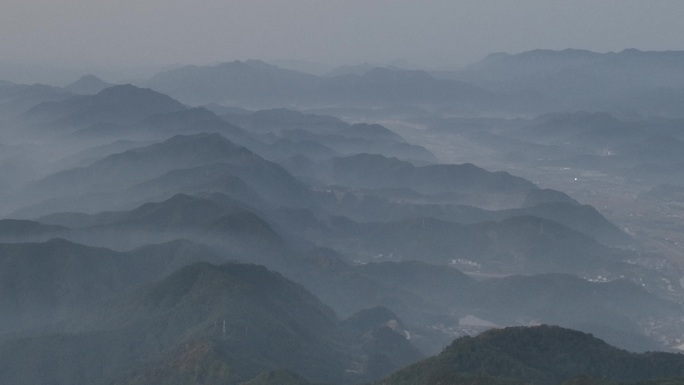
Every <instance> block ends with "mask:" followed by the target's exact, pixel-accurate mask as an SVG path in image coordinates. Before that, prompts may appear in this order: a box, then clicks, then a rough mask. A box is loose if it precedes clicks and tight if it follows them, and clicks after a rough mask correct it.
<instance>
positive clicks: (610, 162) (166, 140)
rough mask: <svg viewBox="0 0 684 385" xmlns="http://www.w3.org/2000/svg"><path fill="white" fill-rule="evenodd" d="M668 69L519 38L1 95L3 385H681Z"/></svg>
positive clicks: (669, 57) (682, 325)
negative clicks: (298, 67) (312, 66)
mask: <svg viewBox="0 0 684 385" xmlns="http://www.w3.org/2000/svg"><path fill="white" fill-rule="evenodd" d="M683 74H684V53H682V52H678V51H667V52H642V51H638V50H633V49H630V50H625V51H622V52H618V53H605V54H602V53H595V52H591V51H583V50H563V51H553V50H535V51H529V52H523V53H520V54H503V53H500V54H492V55H490V56H488V57H486V58H485V59H484V60H482V61H480V62H478V63H475V64H473V65H470V66H468V67H466V68H464V69H462V70H458V71H423V70H414V69H404V68H399V67H373V66H370V67H369V66H365V65H361V66H358V67H354V66H346V67H340V68H337V69H332V70H330V71H327V72H321V71H319V72H318V73H317V74H312V73H305V72H299V71H295V70H292V69H285V68H281V67H279V66H276V65H274V64H270V63H266V62H263V61H259V60H247V61H234V62H226V63H221V64H217V65H207V66H179V67H176V68H174V69H170V70H165V71H161V72H159V73H156V74H154V75H153V76H149V77H148V78H145V79H140V80H136V81H134V82H133V83H134V84H113V83H110V82H108V81H106V80H102V79H99V78H97V77H95V76H92V75H85V76H84V77H82V78H80V79H74V82H73V83H72V84H70V85H68V86H65V87H55V86H48V85H42V84H38V83H36V84H15V83H11V82H0V180H2V181H3V183H2V184H0V213H1V218H2V219H0V309H2V312H1V313H0V382H2V383H12V384H35V383H54V384H92V383H97V384H99V383H102V384H104V383H108V384H110V383H111V384H140V383H150V384H166V383H203V384H218V383H222V384H223V383H228V384H240V383H253V384H257V383H278V381H281V382H282V381H286V380H287V381H300V382H296V383H307V382H306V381H312V382H314V383H368V382H374V381H381V382H382V383H387V384H393V383H397V384H399V383H401V384H410V383H425V384H427V383H433V382H431V381H433V380H434V381H436V382H439V381H438V380H439V379H440V378H441V379H449V380H453V381H456V382H454V383H461V382H457V381H467V380H468V379H470V378H472V376H473V375H482V373H486V374H487V375H491V376H493V377H492V378H494V377H497V378H499V379H503V378H508V379H510V380H511V381H519V382H506V383H530V382H536V383H548V384H560V383H562V382H563V381H569V380H571V379H572V378H573V377H574V376H576V375H579V374H588V375H590V376H592V377H593V378H603V379H606V380H607V381H618V382H621V383H635V382H637V381H646V380H650V379H652V378H656V377H682V376H684V373H683V372H682V370H681V368H682V367H684V365H680V364H681V356H680V355H675V354H670V353H674V352H678V351H681V350H682V349H684V348H683V347H684V318H683V316H682V314H684V313H683V312H682V310H683V309H682V304H684V273H683V272H682V269H683V268H684V246H683V245H684V238H683V237H682V234H684V231H682V230H684V228H683V227H682V224H681V222H682V221H681V219H682V216H683V215H684V175H683V174H682V172H681V170H682V167H684V155H683V154H684V115H683V113H684V75H683ZM541 324H551V325H558V326H553V327H551V326H542V327H540V326H539V325H541ZM508 326H514V327H515V328H508V329H502V330H490V329H500V328H503V327H508ZM521 327H524V328H521ZM566 328H569V329H574V331H571V330H568V329H566ZM481 333H482V334H481ZM585 333H591V334H592V335H591V336H589V335H588V334H585ZM474 336H477V337H474ZM563 339H566V340H565V341H575V342H576V344H571V343H563V342H562V341H564V340H563ZM598 339H600V340H603V341H605V342H603V341H600V340H598ZM454 340H456V342H453V341H454ZM511 341H513V342H511ZM530 341H532V342H530ZM559 341H560V342H559ZM527 343H530V344H532V345H534V344H536V343H538V344H542V345H543V344H546V345H543V346H545V347H546V348H548V349H550V350H549V352H550V351H552V348H553V349H559V346H561V345H562V346H563V348H564V349H572V348H576V349H577V350H575V351H571V352H566V353H563V354H567V357H571V359H570V358H568V360H572V362H573V365H576V366H577V367H578V368H580V369H581V370H580V369H577V371H570V370H568V371H563V370H565V369H562V368H559V369H548V371H547V368H556V366H554V365H560V364H559V363H557V362H550V361H548V362H547V361H544V364H539V362H541V361H540V360H542V358H544V357H547V356H548V357H550V356H553V355H554V354H555V353H549V352H547V353H543V352H542V353H539V352H538V351H537V350H535V349H537V348H538V347H539V346H542V345H539V346H538V345H534V346H532V345H530V348H529V349H528V350H526V352H528V353H529V354H528V355H527V356H525V357H524V359H523V358H520V357H521V356H520V354H521V353H520V352H519V351H517V350H515V349H513V348H512V347H511V346H527V345H525V344H527ZM608 344H610V345H612V346H614V347H617V348H619V349H625V350H628V351H630V352H631V353H628V352H626V351H624V350H619V349H617V348H614V347H611V346H609V345H608ZM511 349H512V350H511ZM582 349H583V350H582ZM580 351H581V352H583V353H578V352H580ZM646 351H661V353H649V354H644V355H638V354H636V353H642V352H646ZM440 352H441V353H440ZM467 352H471V353H472V354H481V355H482V356H481V357H493V358H492V360H498V361H496V362H499V363H501V365H498V366H497V369H496V370H499V371H496V370H493V369H492V368H491V367H487V366H486V365H488V362H490V361H487V359H484V358H482V359H478V360H477V362H478V365H482V366H473V365H475V364H474V363H473V362H474V361H473V360H474V359H472V357H476V356H475V355H472V356H469V355H468V354H466V353H467ZM473 352H475V353H473ZM553 352H556V350H553ZM586 352H592V353H591V354H595V355H596V358H595V359H594V361H591V362H585V361H586V360H585V358H586V355H585V354H584V353H586ZM438 354H439V355H438ZM558 354H560V353H558ZM586 354H589V353H586ZM431 356H432V358H428V357H431ZM477 357H480V356H477ZM592 357H594V356H592ZM599 357H609V358H610V359H606V361H601V358H599ZM424 359H426V360H424ZM469 360H470V361H469ZM516 360H517V361H516ZM583 360H584V361H583ZM471 361H472V362H471ZM542 361H543V360H542ZM417 362H420V363H419V364H417V366H408V365H410V364H414V363H417ZM456 362H457V363H458V364H456ZM492 362H493V361H492ZM568 362H570V361H568ZM504 364H505V365H504ZM449 365H451V366H452V367H454V368H458V371H453V370H452V371H446V372H442V370H443V369H444V368H445V367H449ZM507 365H508V366H507ZM568 365H570V364H568ZM623 367H631V368H632V369H633V370H632V371H625V370H622V368H623ZM402 368H403V369H402ZM502 368H507V369H505V371H504V369H502ZM542 368H543V370H542ZM587 368H589V369H587ZM678 368H679V369H678ZM400 369H401V370H400ZM274 370H281V371H277V372H273V371H274ZM589 370H593V371H592V372H588V371H589ZM392 373H394V374H392ZM420 373H429V375H428V374H425V376H424V377H420V376H423V374H420ZM390 374H392V375H391V376H390ZM416 376H418V377H416ZM174 381H176V382H174ZM193 381H194V382H193ZM247 381H251V382H247ZM269 381H270V382H269ZM492 381H494V380H492ZM497 381H498V380H497ZM436 382H435V383H436ZM292 383H295V382H292ZM490 383H500V382H490Z"/></svg>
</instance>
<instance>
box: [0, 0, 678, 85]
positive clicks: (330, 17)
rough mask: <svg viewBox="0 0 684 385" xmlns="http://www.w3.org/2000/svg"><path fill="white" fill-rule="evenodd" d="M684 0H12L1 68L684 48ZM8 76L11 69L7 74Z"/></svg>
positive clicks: (1, 34)
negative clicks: (5, 65) (12, 64)
mask: <svg viewBox="0 0 684 385" xmlns="http://www.w3.org/2000/svg"><path fill="white" fill-rule="evenodd" d="M683 37H684V1H680V0H673V1H657V0H640V1H632V0H622V1H612V0H564V1H554V0H508V1H503V0H501V1H488V0H444V1H442V0H422V1H419V0H394V1H390V0H340V1H337V0H327V1H326V0H318V1H314V0H244V1H231V0H193V1H190V0H2V6H1V7H0V62H15V63H16V62H19V63H26V62H41V63H50V64H56V65H61V66H78V67H81V68H87V67H89V66H94V67H117V66H138V65H145V66H161V65H168V64H208V63H217V62H221V61H229V60H235V59H248V58H255V59H263V60H266V61H269V60H303V61H318V62H323V63H326V64H331V65H336V64H357V63H361V62H373V63H389V62H393V61H395V60H402V61H405V62H407V63H408V64H411V65H413V66H428V67H433V68H435V67H437V68H456V67H460V66H463V65H466V64H469V63H472V62H475V61H477V60H480V59H481V58H483V57H484V56H485V55H486V54H488V53H491V52H498V51H505V52H511V53H516V52H521V51H526V50H530V49H534V48H552V49H564V48H583V49H589V50H594V51H599V52H606V51H621V50H623V49H625V48H638V49H642V50H684V38H683ZM0 76H1V74H0Z"/></svg>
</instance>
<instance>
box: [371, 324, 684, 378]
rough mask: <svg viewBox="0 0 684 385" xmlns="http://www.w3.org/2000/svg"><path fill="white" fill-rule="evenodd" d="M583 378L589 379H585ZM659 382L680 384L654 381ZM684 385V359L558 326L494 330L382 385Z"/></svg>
mask: <svg viewBox="0 0 684 385" xmlns="http://www.w3.org/2000/svg"><path fill="white" fill-rule="evenodd" d="M582 376H585V377H582ZM661 378H682V379H681V380H671V381H670V382H667V381H661V382H658V381H655V380H657V379H661ZM639 381H652V382H647V383H648V384H661V383H662V384H670V383H672V384H682V383H684V355H679V354H671V353H645V354H637V353H630V352H628V351H625V350H620V349H617V348H614V347H612V346H610V345H608V344H606V343H605V342H603V341H601V340H599V339H597V338H595V337H593V336H592V335H590V334H585V333H582V332H578V331H574V330H570V329H564V328H560V327H557V326H539V327H512V328H506V329H497V330H490V331H488V332H485V333H482V334H480V335H479V336H477V337H464V338H460V339H458V340H456V341H454V342H453V343H452V344H451V345H450V346H448V347H447V348H446V349H445V350H444V351H443V352H442V353H441V354H439V355H438V356H436V357H432V358H429V359H427V360H424V361H421V362H419V363H417V364H414V365H411V366H409V367H407V368H405V369H402V370H400V371H398V372H396V373H394V374H393V375H391V376H390V377H388V378H387V379H385V380H384V381H382V382H381V384H383V385H419V384H420V385H431V384H435V385H436V384H549V385H553V384H565V383H567V384H577V385H580V384H588V385H589V384H591V385H593V384H613V383H636V382H639Z"/></svg>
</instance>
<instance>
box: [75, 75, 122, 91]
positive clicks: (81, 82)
mask: <svg viewBox="0 0 684 385" xmlns="http://www.w3.org/2000/svg"><path fill="white" fill-rule="evenodd" d="M111 86H112V84H110V83H107V82H105V81H104V80H102V79H100V78H98V77H97V76H95V75H83V76H81V78H80V79H78V80H76V81H75V82H73V83H71V84H69V85H68V86H66V87H65V88H66V89H67V90H69V91H70V92H73V93H75V94H79V95H94V94H97V93H98V92H100V91H102V90H104V89H105V88H109V87H111Z"/></svg>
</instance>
